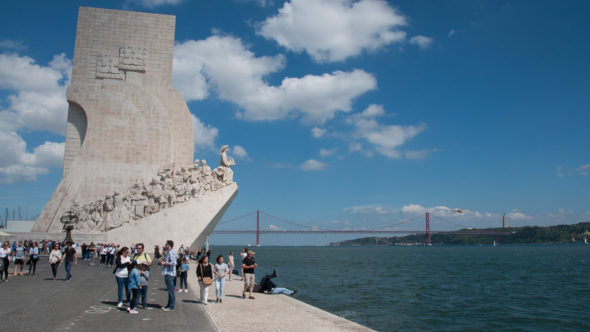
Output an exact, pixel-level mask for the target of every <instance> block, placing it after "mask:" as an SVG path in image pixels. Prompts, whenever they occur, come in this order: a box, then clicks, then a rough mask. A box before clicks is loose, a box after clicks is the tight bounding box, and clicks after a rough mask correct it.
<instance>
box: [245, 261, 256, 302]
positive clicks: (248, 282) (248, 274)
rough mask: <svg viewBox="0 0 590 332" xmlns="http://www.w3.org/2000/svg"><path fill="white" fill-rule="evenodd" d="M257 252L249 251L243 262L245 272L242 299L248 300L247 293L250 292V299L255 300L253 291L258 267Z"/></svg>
mask: <svg viewBox="0 0 590 332" xmlns="http://www.w3.org/2000/svg"><path fill="white" fill-rule="evenodd" d="M254 254H255V252H254V251H252V250H248V252H247V254H246V258H244V260H243V261H242V269H243V270H244V291H243V292H242V298H243V299H245V298H246V291H249V293H250V296H249V298H250V299H252V300H254V296H252V291H253V289H254V269H255V268H256V267H258V264H256V260H255V259H254Z"/></svg>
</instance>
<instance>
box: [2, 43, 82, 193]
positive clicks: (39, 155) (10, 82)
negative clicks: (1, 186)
mask: <svg viewBox="0 0 590 332" xmlns="http://www.w3.org/2000/svg"><path fill="white" fill-rule="evenodd" d="M2 46H3V47H7V46H11V45H6V43H4V42H3V45H2ZM16 46H18V45H12V46H11V47H12V48H15V47H16ZM71 68H72V64H71V61H70V60H69V59H68V58H66V56H65V54H64V53H62V54H58V55H55V56H54V57H53V59H52V60H51V61H50V62H49V64H48V66H42V65H39V64H37V63H36V62H35V60H34V59H32V58H31V57H28V56H19V55H18V54H0V89H1V90H5V91H7V92H8V93H7V97H6V98H5V99H4V100H2V101H0V104H5V105H8V107H7V109H5V110H2V111H0V155H1V156H2V158H1V160H0V182H4V183H7V182H15V181H33V180H35V179H36V177H37V176H38V175H40V174H45V173H48V172H49V169H50V168H52V167H61V165H62V163H63V155H64V146H65V143H56V142H45V143H43V144H41V145H39V146H37V147H35V148H34V149H33V151H32V152H29V151H27V143H26V142H25V141H24V139H23V138H22V137H21V136H20V135H19V133H18V132H17V131H18V130H20V129H27V130H48V131H51V132H54V133H58V134H64V132H65V123H66V117H67V110H68V104H67V101H66V97H65V92H66V86H67V85H68V84H69V79H70V75H71Z"/></svg>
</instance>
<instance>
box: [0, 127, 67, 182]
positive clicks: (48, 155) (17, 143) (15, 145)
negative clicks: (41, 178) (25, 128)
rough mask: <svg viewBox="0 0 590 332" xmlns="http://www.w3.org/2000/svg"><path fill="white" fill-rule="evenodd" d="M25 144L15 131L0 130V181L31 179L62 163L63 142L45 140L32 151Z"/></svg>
mask: <svg viewBox="0 0 590 332" xmlns="http://www.w3.org/2000/svg"><path fill="white" fill-rule="evenodd" d="M26 146H27V144H26V142H25V141H24V140H23V139H22V137H20V136H19V135H18V134H17V133H16V132H10V131H4V130H0V155H2V158H0V182H3V183H9V182H15V181H33V180H35V179H36V177H37V175H40V174H45V173H48V172H49V168H51V167H59V166H61V165H62V162H63V155H64V147H65V143H54V142H45V143H43V144H42V145H40V146H37V147H35V148H34V149H33V152H32V153H30V152H27V151H26Z"/></svg>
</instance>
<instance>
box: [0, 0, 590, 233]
mask: <svg viewBox="0 0 590 332" xmlns="http://www.w3.org/2000/svg"><path fill="white" fill-rule="evenodd" d="M78 6H92V7H102V8H112V9H126V10H137V11H146V12H155V13H165V14H173V15H176V46H175V65H174V86H175V87H176V88H177V89H178V90H179V91H180V92H181V94H182V95H183V96H184V97H185V99H186V100H187V103H188V106H189V108H190V110H191V113H192V114H194V116H195V129H196V130H197V135H196V152H195V157H197V158H199V159H208V160H217V158H218V157H217V151H218V148H219V147H220V146H221V145H222V144H229V145H230V146H231V147H232V154H233V156H234V157H235V158H236V160H237V165H236V167H235V173H236V174H235V179H236V181H237V182H238V185H239V186H240V193H239V195H238V197H237V199H236V200H235V202H234V203H233V205H232V206H231V208H230V210H229V211H228V213H227V215H226V217H227V218H231V217H235V216H239V215H242V214H245V213H247V212H250V211H253V210H256V209H260V210H263V211H266V212H268V213H270V214H273V215H276V216H280V217H283V218H286V219H289V220H293V221H296V222H299V223H303V224H307V225H310V226H317V227H321V228H322V227H323V228H346V227H348V228H361V227H372V226H381V225H386V224H388V223H393V222H395V221H398V220H402V219H404V218H406V217H409V216H414V215H416V214H419V213H423V212H424V211H426V210H430V211H431V212H432V213H434V214H438V215H440V216H442V217H445V218H447V219H449V220H454V221H455V222H457V223H459V224H462V225H465V226H469V227H490V226H498V225H500V224H501V215H502V214H503V213H504V212H506V213H507V214H509V216H510V224H511V225H517V226H518V225H549V224H559V223H575V222H578V221H582V220H588V219H590V206H589V204H588V202H589V198H590V192H589V187H588V185H589V183H590V176H589V175H590V153H589V151H590V150H589V146H590V133H589V131H588V129H587V125H588V123H590V110H589V105H590V93H589V92H590V82H589V79H588V77H590V61H588V60H587V59H588V54H589V51H590V43H589V38H590V37H589V36H588V31H590V29H589V23H588V22H587V19H586V17H585V13H588V12H590V11H589V10H590V3H587V2H583V1H535V2H527V1H519V2H512V1H388V2H386V1H378V0H362V1H351V0H338V1H319V0H314V1H301V0H292V1H287V2H284V1H246V0H241V1H240V0H236V1H188V0H186V1H178V0H134V1H69V2H63V1H57V2H47V1H19V2H9V3H3V4H2V5H1V8H2V10H1V11H0V28H1V29H0V155H1V156H2V158H0V181H2V182H1V183H0V208H2V210H4V208H6V207H8V208H10V209H13V208H17V207H18V206H21V207H22V210H23V214H28V215H34V214H38V213H39V212H40V211H41V209H42V208H43V206H44V205H45V203H46V202H47V200H48V199H49V197H50V195H51V193H52V192H53V190H54V189H55V187H56V186H57V184H58V183H59V181H60V178H61V164H62V159H63V142H64V136H63V132H64V130H65V117H66V113H67V102H66V101H65V95H64V92H65V88H66V87H67V84H68V83H67V80H68V78H69V76H68V75H69V70H70V67H71V59H72V57H73V49H74V40H75V32H76V31H75V27H76V22H77V10H78ZM456 208H460V209H465V213H463V214H460V215H458V214H457V213H455V212H454V209H456ZM252 223H253V220H252ZM264 226H265V227H269V226H270V224H265V225H264ZM273 227H279V228H280V227H284V226H282V225H280V224H276V223H273ZM400 227H410V228H422V227H423V222H420V223H417V224H415V225H414V226H411V225H410V226H403V225H402V226H400ZM433 228H438V229H447V228H453V227H452V226H450V225H447V224H435V225H433Z"/></svg>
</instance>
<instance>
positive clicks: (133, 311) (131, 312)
mask: <svg viewBox="0 0 590 332" xmlns="http://www.w3.org/2000/svg"><path fill="white" fill-rule="evenodd" d="M129 313H130V314H133V315H135V314H138V313H139V312H137V311H135V309H133V310H130V311H129Z"/></svg>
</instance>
